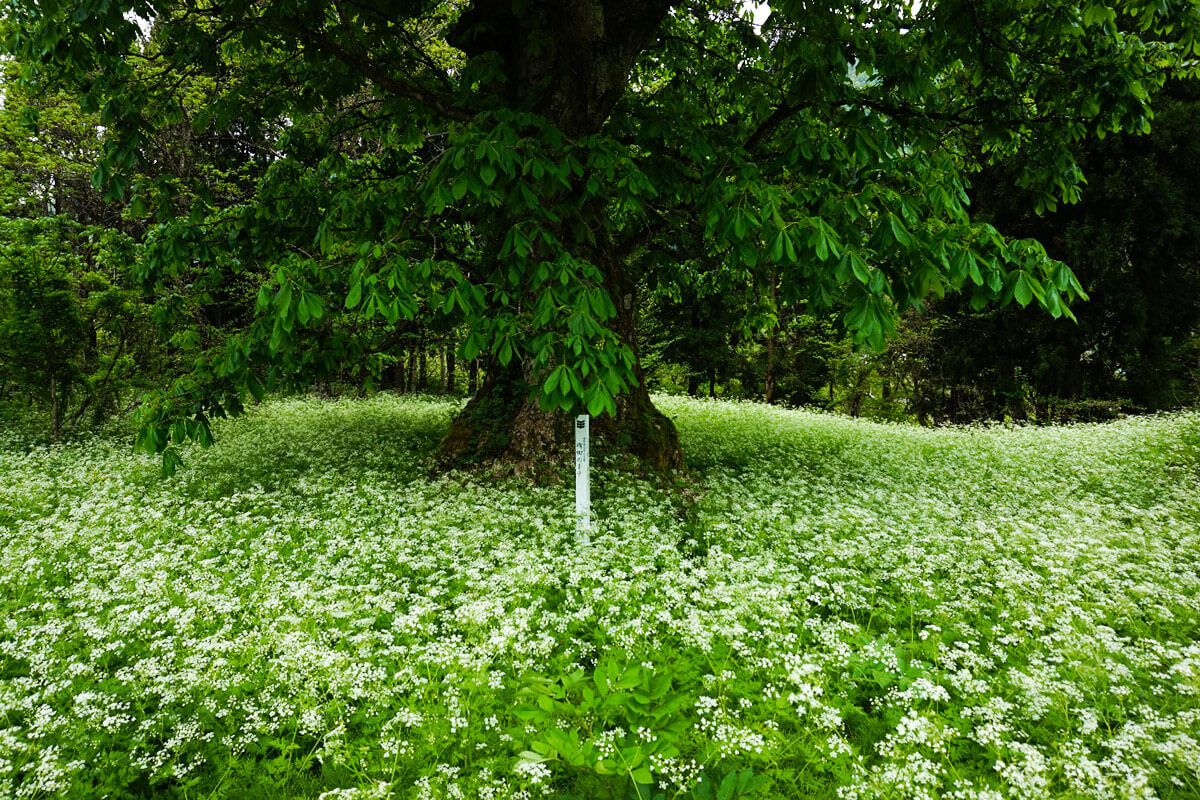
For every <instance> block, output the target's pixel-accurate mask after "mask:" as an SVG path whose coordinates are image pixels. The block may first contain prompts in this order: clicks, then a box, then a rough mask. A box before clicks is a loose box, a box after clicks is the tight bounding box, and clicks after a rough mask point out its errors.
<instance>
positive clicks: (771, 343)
mask: <svg viewBox="0 0 1200 800" xmlns="http://www.w3.org/2000/svg"><path fill="white" fill-rule="evenodd" d="M763 400H765V401H766V402H768V403H773V402H775V331H774V330H772V331H771V332H770V333H769V334H767V374H766V376H765V377H764V379H763Z"/></svg>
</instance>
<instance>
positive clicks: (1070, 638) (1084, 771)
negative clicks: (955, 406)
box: [0, 395, 1200, 800]
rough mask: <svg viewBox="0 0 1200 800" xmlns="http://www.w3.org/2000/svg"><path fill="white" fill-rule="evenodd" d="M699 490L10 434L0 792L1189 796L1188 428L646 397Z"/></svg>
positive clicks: (298, 449) (390, 420)
mask: <svg viewBox="0 0 1200 800" xmlns="http://www.w3.org/2000/svg"><path fill="white" fill-rule="evenodd" d="M658 402H659V404H660V405H662V406H663V407H664V408H665V409H667V410H668V411H669V413H671V414H672V415H673V416H674V417H675V418H676V419H677V420H678V422H679V426H680V430H681V432H682V435H683V436H684V439H685V442H686V445H687V446H688V448H689V451H690V453H691V454H692V462H693V464H694V467H695V471H696V473H697V478H698V480H699V483H698V484H696V485H695V486H692V487H690V491H691V492H692V494H693V496H694V497H696V502H695V505H694V506H693V507H692V508H691V509H690V511H689V512H688V513H683V514H681V513H680V507H679V506H680V504H679V497H678V496H677V495H676V494H675V493H674V492H673V491H666V490H664V488H663V487H662V485H661V484H660V483H649V482H643V481H639V480H636V479H634V478H632V477H630V475H629V474H627V473H624V472H619V471H610V470H609V469H607V468H605V467H604V465H597V466H596V472H595V477H596V485H595V486H594V489H593V497H594V501H595V513H594V518H595V520H596V522H597V524H598V530H597V531H596V532H595V534H594V535H593V537H592V544H591V545H590V546H589V547H586V548H584V547H581V546H580V544H579V542H578V539H577V537H576V534H575V532H574V531H573V529H572V524H573V521H572V514H571V509H572V507H573V506H572V502H571V496H570V490H569V489H568V488H564V487H541V488H537V487H531V486H529V485H526V484H513V485H505V486H497V485H495V484H494V483H489V482H484V481H482V480H480V479H479V478H477V477H470V476H467V475H462V474H450V475H444V476H441V477H439V478H436V479H430V478H428V477H427V473H426V469H425V463H424V462H423V460H422V458H423V454H426V453H429V452H430V451H431V450H432V449H433V447H434V446H435V443H436V441H437V440H438V438H439V437H440V436H441V434H442V432H443V431H444V430H445V426H446V424H447V420H448V418H449V417H450V416H451V415H452V414H453V413H455V411H456V409H457V407H458V406H457V405H456V404H454V403H447V402H429V401H420V400H415V399H412V398H404V399H398V398H395V397H392V396H383V395H380V396H377V397H375V398H374V399H372V400H370V401H358V402H346V401H341V402H319V401H313V400H290V401H273V402H270V403H267V404H264V405H262V406H260V407H257V408H255V409H254V410H252V412H251V413H250V414H249V415H248V416H247V417H246V418H243V419H240V420H236V421H227V422H221V423H218V425H219V428H220V430H219V432H220V434H221V436H220V437H219V440H218V442H217V444H216V445H215V446H214V447H212V448H210V449H207V450H204V451H200V452H196V453H194V454H193V455H191V456H190V459H191V460H192V461H193V463H194V468H193V469H191V470H189V471H188V472H187V473H185V474H181V475H180V476H179V477H178V478H177V479H176V480H175V481H171V482H162V481H160V480H158V479H157V477H156V476H157V465H156V464H155V463H152V462H151V460H150V459H148V458H147V457H145V456H140V455H135V454H132V453H130V452H129V448H128V447H127V446H126V445H125V443H124V440H123V439H122V438H121V437H120V436H114V437H113V438H109V437H92V438H89V439H84V440H80V441H76V442H73V443H71V444H69V445H64V446H57V447H42V446H35V445H32V443H30V442H28V441H26V440H24V439H22V438H21V437H20V436H19V435H18V434H17V433H16V432H14V431H13V430H11V429H8V428H0V533H2V535H3V538H4V541H5V547H4V548H3V549H2V550H0V720H2V721H3V724H2V725H0V797H37V796H67V797H72V798H81V799H83V798H92V797H97V798H98V797H102V796H108V797H111V798H122V797H145V796H150V795H153V796H156V797H164V798H172V797H178V798H182V797H189V798H190V797H238V798H255V797H259V798H266V797H271V798H286V797H308V798H314V797H324V798H325V799H326V800H334V799H335V798H359V800H362V798H368V797H375V798H381V799H382V798H408V797H420V796H423V795H424V796H431V797H447V798H449V797H491V798H516V797H539V796H547V797H577V798H588V800H590V799H591V798H603V797H616V798H620V800H632V798H633V797H637V796H640V797H642V798H648V797H657V796H664V797H666V798H695V799H696V800H699V799H700V798H709V799H710V800H711V798H731V797H734V796H749V797H760V798H768V797H769V798H789V797H795V798H805V799H806V800H808V799H809V798H818V799H820V798H830V800H832V798H834V797H858V798H863V799H864V800H866V798H884V797H896V798H900V797H904V798H939V797H949V796H955V797H960V798H969V799H970V800H983V798H996V797H1000V798H1013V800H1016V799H1017V798H1020V800H1029V799H1030V798H1035V799H1036V798H1050V797H1055V798H1066V797H1071V798H1080V799H1081V800H1083V799H1085V798H1089V799H1090V798H1095V799H1097V800H1098V799H1099V798H1107V797H1114V796H1115V797H1142V798H1150V797H1155V798H1160V799H1161V800H1184V798H1190V797H1194V796H1195V795H1196V792H1197V788H1198V787H1197V786H1196V784H1195V781H1196V775H1195V764H1196V761H1197V758H1198V757H1200V752H1198V751H1197V744H1196V743H1197V742H1198V741H1200V649H1198V647H1197V644H1196V642H1197V637H1198V635H1200V631H1198V630H1197V620H1200V607H1198V602H1200V601H1198V598H1200V585H1197V575H1196V570H1195V564H1196V560H1197V558H1198V557H1200V538H1198V536H1197V531H1200V514H1198V511H1197V504H1196V496H1197V491H1198V490H1200V486H1198V485H1197V480H1196V476H1197V474H1200V473H1198V472H1197V470H1198V469H1200V419H1198V418H1197V416H1196V414H1194V413H1183V414H1174V415H1168V416H1157V417H1143V418H1136V419H1127V420H1122V421H1119V422H1115V423H1110V424H1106V425H1097V426H1078V427H1064V428H1053V429H1037V428H1015V429H1014V428H1004V427H995V428H967V429H935V430H930V429H920V428H914V427H905V426H894V425H881V424H876V423H868V422H864V421H862V420H851V419H846V418H839V417H834V416H828V415H822V414H814V413H809V412H801V411H785V410H781V409H775V408H769V407H766V406H757V405H749V404H731V403H719V402H702V401H694V400H687V399H670V398H661V397H660V398H658Z"/></svg>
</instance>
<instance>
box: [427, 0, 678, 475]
mask: <svg viewBox="0 0 1200 800" xmlns="http://www.w3.org/2000/svg"><path fill="white" fill-rule="evenodd" d="M670 5H671V4H670V2H669V0H528V2H524V3H516V2H513V0H475V2H474V3H472V4H471V6H470V7H469V8H468V9H467V10H466V11H465V12H464V14H463V16H462V17H461V18H460V21H459V23H458V25H457V27H456V29H455V32H454V34H453V36H452V43H453V44H455V45H456V46H458V47H460V48H461V49H462V50H463V51H464V52H466V53H467V55H468V56H470V57H474V56H477V55H481V54H484V53H490V54H493V55H494V56H498V57H499V60H500V63H501V64H503V71H504V74H505V77H506V80H505V81H503V82H502V83H498V84H497V85H496V86H494V87H492V90H493V91H494V92H495V93H496V95H497V98H498V100H500V102H502V103H504V104H505V105H507V106H508V107H510V108H514V109H520V110H531V111H534V112H535V113H538V114H540V115H542V116H543V117H544V118H545V119H546V120H548V121H549V122H550V123H552V124H553V125H555V126H556V127H557V128H558V129H559V130H560V131H562V132H563V133H564V134H566V135H567V136H568V137H571V138H577V137H582V136H587V135H590V134H594V133H597V132H599V131H600V130H601V128H602V127H603V125H604V123H605V121H606V120H607V119H608V117H609V114H610V113H611V111H612V108H613V106H614V104H615V103H616V102H617V100H618V99H619V98H620V97H621V95H622V94H623V93H624V91H625V88H626V85H627V83H628V81H629V73H630V70H631V68H632V66H633V62H634V59H635V58H636V57H637V55H638V53H640V52H641V51H642V49H643V48H645V46H646V45H647V44H648V42H649V40H650V37H651V36H652V34H653V33H654V30H655V28H656V27H657V26H658V24H659V23H660V22H661V21H662V19H663V18H664V17H665V16H666V13H667V10H668V8H669V7H670ZM592 213H593V215H594V216H593V220H594V222H596V223H597V227H599V228H601V229H602V228H603V226H604V216H603V215H604V211H603V209H602V208H597V209H593V211H592ZM592 233H593V234H594V235H595V240H593V241H589V242H582V241H580V242H578V252H574V253H573V254H574V255H576V256H579V257H581V258H586V259H588V260H591V261H592V262H593V263H595V264H596V265H598V266H600V267H602V269H603V270H604V274H605V280H604V288H605V290H606V291H607V292H608V293H609V296H610V297H611V298H612V300H613V303H614V304H615V305H616V307H617V316H616V318H615V319H614V320H610V321H609V323H608V325H609V327H610V328H611V329H612V330H613V332H615V333H616V334H617V335H618V336H619V337H620V338H621V340H622V341H623V342H624V343H625V344H626V345H628V346H629V347H630V348H631V349H632V350H633V351H634V353H635V354H636V353H637V339H636V332H635V323H636V321H637V302H636V297H635V289H636V287H635V285H634V281H633V279H632V277H631V276H630V273H629V271H628V269H627V268H626V265H625V264H624V263H623V262H622V260H621V257H620V256H618V255H617V251H616V248H615V247H614V246H613V244H612V242H611V241H610V240H609V239H608V237H607V235H606V234H605V232H604V231H603V230H598V231H597V230H593V231H592ZM560 239H561V240H562V241H570V240H571V237H570V236H563V237H560ZM632 377H633V378H634V381H635V385H634V387H633V388H632V389H631V390H629V391H627V392H624V393H622V394H620V395H618V396H617V398H616V406H617V413H616V415H615V416H609V415H605V416H602V417H599V418H596V419H594V420H593V422H592V434H593V439H594V442H595V449H596V450H597V452H598V453H605V452H617V453H626V454H630V455H633V456H635V457H636V458H637V459H639V460H640V461H641V462H642V463H643V464H644V465H645V466H646V467H648V468H650V469H653V470H656V471H665V470H669V469H673V468H679V467H682V465H683V456H682V452H681V450H680V447H679V436H678V434H677V432H676V430H675V426H674V424H672V422H671V421H670V419H668V418H667V417H666V416H664V415H663V414H662V413H661V412H660V411H658V409H656V408H655V407H654V404H653V403H651V401H650V396H649V394H648V393H647V392H646V389H645V384H644V381H643V377H642V371H641V366H640V364H635V367H634V373H633V376H632ZM541 382H542V376H541V375H538V374H535V373H534V372H533V371H532V369H531V367H530V365H528V364H519V363H515V362H514V363H510V364H509V365H507V366H506V367H501V366H500V365H498V364H496V363H492V364H490V365H489V366H488V368H487V374H486V377H485V379H484V382H483V385H482V386H481V387H480V389H479V391H478V392H476V393H475V395H474V397H472V399H471V401H470V402H469V403H467V406H466V408H464V410H463V412H462V413H461V414H460V415H459V416H458V417H457V418H456V419H455V420H454V421H453V422H452V423H451V426H450V431H449V433H448V434H447V436H446V439H445V440H444V441H443V443H442V459H443V461H444V462H445V463H447V464H452V465H462V464H473V463H475V464H477V463H482V462H488V463H491V464H493V465H495V466H497V468H498V469H500V470H501V471H511V472H517V473H529V472H542V471H546V468H550V469H553V467H554V466H555V465H556V464H562V463H569V462H568V459H569V458H570V454H571V443H572V442H573V439H574V434H573V428H572V425H571V423H572V417H573V415H569V414H566V413H563V412H561V411H552V412H547V411H543V410H542V409H541V408H540V407H539V406H538V402H537V395H538V391H539V389H540V385H541Z"/></svg>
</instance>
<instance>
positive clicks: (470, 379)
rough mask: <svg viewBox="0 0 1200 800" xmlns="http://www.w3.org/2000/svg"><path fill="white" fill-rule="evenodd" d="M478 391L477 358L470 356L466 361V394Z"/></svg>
mask: <svg viewBox="0 0 1200 800" xmlns="http://www.w3.org/2000/svg"><path fill="white" fill-rule="evenodd" d="M477 391H479V359H478V358H472V359H471V360H470V361H468V362H467V394H475V393H476V392H477Z"/></svg>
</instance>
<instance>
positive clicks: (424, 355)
mask: <svg viewBox="0 0 1200 800" xmlns="http://www.w3.org/2000/svg"><path fill="white" fill-rule="evenodd" d="M417 349H418V351H419V352H420V354H421V368H420V369H421V375H420V377H419V378H417V389H418V390H419V391H422V392H428V391H429V347H428V346H427V344H426V342H425V334H424V332H422V333H421V343H420V344H419V345H418V346H417Z"/></svg>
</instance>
